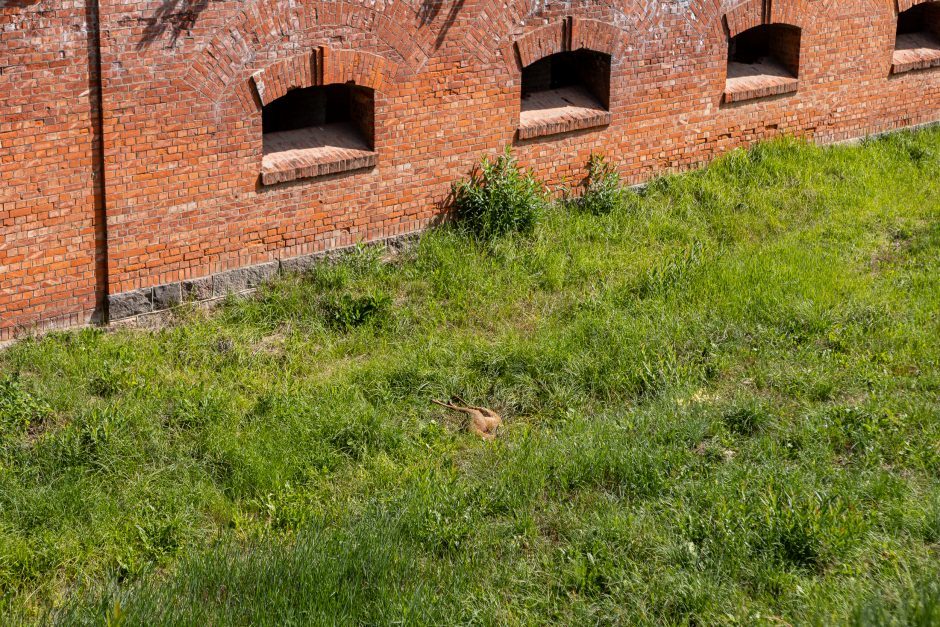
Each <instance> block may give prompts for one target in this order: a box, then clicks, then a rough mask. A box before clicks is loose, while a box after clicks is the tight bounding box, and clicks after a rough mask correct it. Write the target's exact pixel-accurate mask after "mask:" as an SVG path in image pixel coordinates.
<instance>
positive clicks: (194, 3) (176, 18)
mask: <svg viewBox="0 0 940 627" xmlns="http://www.w3.org/2000/svg"><path fill="white" fill-rule="evenodd" d="M209 2H210V0H163V4H162V5H161V6H160V8H159V9H157V12H156V13H154V14H153V17H147V18H142V21H144V22H146V24H147V26H146V28H144V36H143V37H142V38H141V40H140V43H139V44H137V49H138V50H141V49H143V48H149V47H150V45H151V44H152V43H153V42H154V41H156V40H158V39H160V38H161V37H163V35H164V34H165V33H167V32H169V33H170V37H169V43H168V44H167V47H173V46H175V45H176V41H177V40H178V39H179V38H180V36H181V35H182V34H184V33H187V32H189V30H190V29H191V28H192V27H193V26H194V25H195V24H196V20H198V19H199V15H200V14H201V13H202V12H203V11H205V10H206V8H208V6H209Z"/></svg>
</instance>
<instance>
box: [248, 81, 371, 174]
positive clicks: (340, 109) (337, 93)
mask: <svg viewBox="0 0 940 627" xmlns="http://www.w3.org/2000/svg"><path fill="white" fill-rule="evenodd" d="M261 126H262V140H263V158H262V165H261V178H262V183H263V184H265V185H273V184H276V183H284V182H288V181H293V180H297V179H303V178H312V177H317V176H325V175H327V174H336V173H338V172H346V171H350V170H357V169H360V168H367V167H371V166H374V165H375V164H376V161H377V155H376V153H375V152H374V148H375V93H374V91H373V90H372V89H371V88H369V87H363V86H361V85H356V84H354V83H352V82H350V83H334V84H329V85H317V86H314V87H303V88H298V89H292V90H290V91H288V92H287V93H286V94H284V95H283V96H281V97H280V98H278V99H276V100H273V101H271V102H270V103H268V104H267V105H264V107H263V108H262V109H261Z"/></svg>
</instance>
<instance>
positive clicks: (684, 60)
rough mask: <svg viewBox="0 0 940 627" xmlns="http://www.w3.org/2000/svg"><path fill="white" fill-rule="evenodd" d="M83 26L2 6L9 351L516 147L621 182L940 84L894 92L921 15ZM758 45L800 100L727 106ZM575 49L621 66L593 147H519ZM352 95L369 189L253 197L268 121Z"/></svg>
mask: <svg viewBox="0 0 940 627" xmlns="http://www.w3.org/2000/svg"><path fill="white" fill-rule="evenodd" d="M97 2H98V5H100V6H97V10H96V5H95V4H94V0H7V1H6V2H2V3H0V114H2V117H0V174H2V177H3V185H2V187H0V190H2V191H0V225H2V226H0V228H2V231H0V341H2V340H4V339H8V338H10V337H12V336H13V335H14V334H15V333H16V332H18V330H20V329H25V328H29V327H32V326H37V325H38V326H50V325H59V324H63V325H67V324H80V323H84V322H87V321H89V320H91V319H93V318H94V316H95V315H96V312H98V314H97V315H100V312H101V311H102V303H104V302H105V301H106V300H107V299H108V298H111V300H112V302H113V304H112V311H111V314H112V318H118V317H120V316H122V315H132V314H133V312H134V311H135V310H134V308H133V307H134V306H135V305H134V303H137V304H138V305H140V306H142V307H147V308H149V309H150V310H152V309H153V308H154V307H162V306H165V305H171V304H172V303H174V302H177V301H178V300H179V299H180V298H188V297H198V298H210V297H214V296H215V295H216V291H218V289H225V288H226V285H228V284H227V283H226V281H225V278H224V277H226V276H241V275H240V274H238V273H236V275H226V274H224V273H229V272H232V271H235V270H237V269H240V268H271V267H274V266H276V265H277V263H278V262H279V261H280V260H289V259H294V258H305V256H308V255H312V254H315V253H319V252H323V251H327V250H330V249H335V248H339V247H343V246H348V245H350V244H353V243H356V242H359V241H371V240H378V239H385V238H390V237H395V236H399V235H403V234H406V233H410V232H413V231H416V230H418V229H421V228H423V227H424V226H426V225H427V224H429V223H430V222H431V221H432V220H434V219H435V218H436V217H437V216H439V215H440V214H441V212H442V211H443V210H444V203H445V202H446V199H447V196H448V192H449V186H450V183H451V182H452V181H454V180H455V179H457V178H459V177H462V176H465V175H466V174H467V172H468V171H469V170H470V169H471V168H472V167H473V165H474V164H475V163H476V162H477V161H478V159H479V157H480V156H481V155H482V154H494V153H496V152H498V151H500V150H502V149H503V147H504V146H506V145H507V144H513V145H514V146H515V149H516V153H517V156H518V157H519V159H520V161H521V162H522V163H523V164H524V165H526V166H528V167H530V168H532V169H533V170H534V172H535V173H536V174H537V175H538V176H540V177H541V178H543V179H544V180H546V181H547V182H548V183H550V184H551V185H553V186H554V185H560V184H563V183H569V184H574V183H576V182H578V181H580V180H581V179H582V178H583V175H584V166H585V163H586V162H587V160H588V158H589V156H590V154H591V153H592V152H603V153H605V154H607V155H608V156H609V157H610V159H611V160H612V161H613V162H614V163H616V164H617V166H618V167H619V169H620V171H621V174H622V175H623V176H624V178H625V179H626V180H627V181H629V182H633V183H637V182H642V181H644V180H646V179H648V178H649V177H651V176H653V175H655V174H658V173H663V172H672V171H677V170H683V169H687V168H691V167H695V166H698V165H700V164H702V163H705V162H707V161H709V160H710V159H712V158H714V157H715V156H716V155H718V154H721V153H723V152H726V151H728V150H730V149H732V148H735V147H737V146H741V145H745V144H748V143H751V142H754V141H757V140H761V139H764V138H768V137H772V136H776V135H779V134H784V133H786V134H795V135H799V136H804V137H807V138H810V139H812V140H815V141H819V142H832V141H838V140H844V139H849V138H853V137H859V136H863V135H867V134H871V133H878V132H883V131H887V130H891V129H896V128H902V127H907V126H912V125H916V124H921V123H926V122H932V121H935V120H937V119H940V68H937V69H935V68H928V69H923V70H920V71H910V72H903V73H899V72H895V73H892V63H893V57H894V52H895V29H896V24H897V14H898V11H899V10H901V11H903V10H905V9H907V8H910V7H911V6H913V5H915V4H920V3H919V2H917V1H916V0H897V2H896V3H894V2H892V1H889V2H885V1H883V0H877V1H876V0H841V1H837V0H746V1H744V2H740V1H738V0H725V1H722V0H660V1H651V0H618V1H617V2H588V1H586V0H573V1H566V2H555V1H552V0H549V1H547V2H528V1H523V0H512V1H509V2H506V1H504V0H453V1H449V2H439V1H437V0H424V1H421V0H399V1H397V2H393V1H391V0H369V1H368V2H365V1H363V0H353V1H344V0H339V1H326V0H321V1H314V0H137V1H130V2H128V1H127V0H97ZM96 16H100V28H99V27H98V24H97V21H98V20H99V17H96ZM763 24H768V25H769V24H789V25H792V26H797V27H799V28H800V29H801V30H800V52H799V73H798V85H797V89H796V90H795V91H789V92H787V93H776V94H772V95H771V94H769V97H763V98H750V99H747V100H742V101H739V102H736V101H729V102H726V101H725V98H724V95H725V90H726V78H727V71H728V61H727V42H728V38H729V37H730V36H734V35H736V34H740V33H741V32H744V31H745V30H747V29H748V28H752V27H754V26H760V25H763ZM99 39H100V42H99V41H98V40H99ZM580 48H588V49H591V50H595V51H597V52H602V53H605V54H609V55H610V56H611V69H610V77H609V80H610V102H609V107H607V108H608V109H609V123H608V122H607V121H606V118H605V120H603V123H602V124H601V125H600V126H596V125H593V124H592V125H590V128H582V127H579V125H577V124H576V125H574V126H572V127H571V128H570V129H569V130H564V132H562V133H556V134H552V135H543V134H535V136H526V134H525V133H523V136H521V137H520V133H519V129H520V111H521V106H520V86H521V73H522V68H523V67H524V66H525V65H528V64H529V63H531V62H534V61H538V60H539V59H540V58H542V57H543V56H544V55H546V54H551V53H554V52H562V51H566V50H578V49H580ZM99 51H100V66H101V76H100V79H99V76H98V71H97V67H98V62H99V58H98V55H99ZM346 81H355V82H356V84H358V85H364V86H369V87H373V88H374V89H375V100H374V106H375V113H374V146H372V147H371V148H372V150H371V151H369V152H372V153H374V165H373V164H372V163H370V164H369V165H367V166H366V167H360V168H358V169H354V170H349V171H343V172H336V173H332V174H329V173H327V174H324V175H322V176H317V177H316V178H303V179H297V180H284V181H283V182H278V181H274V180H270V181H268V182H269V183H271V184H267V185H265V184H264V183H265V181H264V180H263V178H262V162H263V158H264V151H263V142H262V132H261V107H262V106H263V103H264V102H270V99H272V98H274V97H276V95H279V94H283V93H286V91H287V90H288V89H290V88H293V87H300V86H307V85H308V84H309V85H321V84H328V83H335V82H346ZM758 95H760V94H758ZM99 96H100V101H101V102H102V103H103V107H102V108H101V109H100V110H99V109H98V106H97V103H98V101H99V100H98V99H99ZM732 100H733V99H732ZM99 122H100V124H99ZM581 126H583V125H581ZM369 160H370V162H371V161H372V160H373V157H371V156H370V157H369ZM102 164H103V171H99V165H102ZM285 178H287V177H285ZM271 264H274V266H272V265H271ZM281 265H282V266H283V265H284V262H283V261H281ZM259 272H260V275H264V274H265V272H268V270H261V271H259ZM260 275H259V276H260ZM251 276H252V277H254V276H255V274H251ZM210 277H211V278H210ZM220 277H221V278H220ZM239 280H240V279H239ZM246 280H247V279H246ZM252 280H253V279H252ZM162 286H170V287H168V288H166V289H163V287H162ZM174 286H175V287H174ZM217 288H218V289H217ZM122 295H124V296H122ZM122 299H123V301H126V302H123V301H122ZM122 303H123V304H122ZM142 303H143V304H142Z"/></svg>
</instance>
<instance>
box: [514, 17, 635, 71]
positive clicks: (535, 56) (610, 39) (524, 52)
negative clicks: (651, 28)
mask: <svg viewBox="0 0 940 627" xmlns="http://www.w3.org/2000/svg"><path fill="white" fill-rule="evenodd" d="M624 35H625V33H624V32H623V31H621V30H618V29H617V28H615V27H613V26H611V25H610V24H607V23H606V22H601V21H599V20H593V19H584V18H578V17H566V18H564V19H561V20H556V21H555V22H552V23H550V24H546V25H545V26H542V27H540V28H535V29H533V30H530V31H529V32H527V33H525V34H524V35H522V36H521V37H518V38H516V39H515V40H514V41H513V42H512V44H511V47H512V52H514V54H504V55H503V56H504V58H505V60H506V61H507V63H510V66H511V67H510V71H513V72H514V73H518V71H520V70H521V69H522V68H524V67H526V66H528V65H531V64H532V63H535V62H536V61H538V60H539V59H543V58H545V57H547V56H551V55H553V54H558V53H559V52H567V51H570V50H580V49H582V48H586V49H588V50H594V51H596V52H603V53H605V54H609V55H610V57H611V60H613V59H615V58H617V57H618V56H619V55H620V50H621V49H622V46H623V40H624Z"/></svg>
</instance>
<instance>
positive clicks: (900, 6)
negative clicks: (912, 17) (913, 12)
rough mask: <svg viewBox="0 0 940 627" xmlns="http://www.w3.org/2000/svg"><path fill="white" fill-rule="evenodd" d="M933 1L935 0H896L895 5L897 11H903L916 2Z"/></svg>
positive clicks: (911, 7)
mask: <svg viewBox="0 0 940 627" xmlns="http://www.w3.org/2000/svg"><path fill="white" fill-rule="evenodd" d="M935 1H936V0H897V2H896V5H895V7H896V9H897V12H898V13H903V12H904V11H907V10H908V9H913V8H914V7H916V6H917V5H918V4H927V3H930V2H935Z"/></svg>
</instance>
